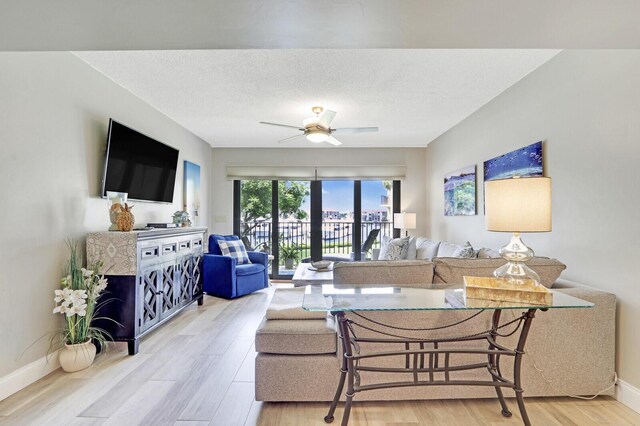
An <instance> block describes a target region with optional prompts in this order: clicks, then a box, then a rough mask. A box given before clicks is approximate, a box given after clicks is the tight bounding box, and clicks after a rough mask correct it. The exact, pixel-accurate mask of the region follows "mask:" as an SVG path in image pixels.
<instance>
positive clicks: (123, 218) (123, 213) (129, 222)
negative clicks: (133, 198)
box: [116, 203, 136, 232]
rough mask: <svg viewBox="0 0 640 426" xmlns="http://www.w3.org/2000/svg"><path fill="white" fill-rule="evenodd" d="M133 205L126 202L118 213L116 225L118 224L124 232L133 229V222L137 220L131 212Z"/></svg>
mask: <svg viewBox="0 0 640 426" xmlns="http://www.w3.org/2000/svg"><path fill="white" fill-rule="evenodd" d="M132 208H133V206H129V204H127V203H124V207H123V208H122V210H120V213H118V217H117V218H116V225H118V229H119V230H121V231H124V232H129V231H131V230H132V229H133V224H134V223H135V222H136V218H135V216H133V213H131V209H132Z"/></svg>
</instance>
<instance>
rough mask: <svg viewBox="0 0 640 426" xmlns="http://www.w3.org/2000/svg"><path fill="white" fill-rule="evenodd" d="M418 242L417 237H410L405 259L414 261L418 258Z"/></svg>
mask: <svg viewBox="0 0 640 426" xmlns="http://www.w3.org/2000/svg"><path fill="white" fill-rule="evenodd" d="M416 242H417V241H416V237H409V245H408V246H407V247H408V248H407V257H405V259H409V260H413V259H415V258H416V254H417V252H418V247H417V246H416Z"/></svg>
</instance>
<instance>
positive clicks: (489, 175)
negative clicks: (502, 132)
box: [484, 141, 542, 182]
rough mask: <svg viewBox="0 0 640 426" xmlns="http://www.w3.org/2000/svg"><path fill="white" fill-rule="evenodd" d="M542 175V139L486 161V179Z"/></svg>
mask: <svg viewBox="0 0 640 426" xmlns="http://www.w3.org/2000/svg"><path fill="white" fill-rule="evenodd" d="M514 176H520V177H533V176H542V141H539V142H536V143H533V144H531V145H527V146H525V147H524V148H520V149H516V150H515V151H511V152H509V153H507V154H504V155H501V156H499V157H496V158H492V159H491V160H487V161H485V162H484V181H485V182H487V181H490V180H496V179H508V178H512V177H514Z"/></svg>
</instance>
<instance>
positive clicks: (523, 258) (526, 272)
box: [493, 232, 540, 285]
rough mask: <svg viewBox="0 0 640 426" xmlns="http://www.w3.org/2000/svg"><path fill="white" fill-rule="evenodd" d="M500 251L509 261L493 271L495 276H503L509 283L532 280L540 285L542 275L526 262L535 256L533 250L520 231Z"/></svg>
mask: <svg viewBox="0 0 640 426" xmlns="http://www.w3.org/2000/svg"><path fill="white" fill-rule="evenodd" d="M499 253H500V256H502V258H503V259H504V260H506V261H507V263H506V264H504V265H502V266H501V267H499V268H498V269H496V270H495V271H493V276H494V277H496V278H503V279H505V280H507V282H509V284H517V285H521V284H525V283H526V282H527V281H528V280H532V281H533V282H534V283H535V284H537V285H540V276H539V275H538V274H537V273H536V271H534V270H533V269H531V268H529V267H528V266H527V265H526V264H525V262H528V261H529V260H531V259H532V258H533V256H534V253H533V250H531V248H529V247H527V246H526V245H525V243H524V242H522V240H521V239H520V234H519V233H518V232H514V233H513V236H512V237H511V241H509V244H507V245H506V246H504V247H502V248H501V249H500V251H499Z"/></svg>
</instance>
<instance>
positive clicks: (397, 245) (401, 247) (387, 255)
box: [378, 235, 409, 260]
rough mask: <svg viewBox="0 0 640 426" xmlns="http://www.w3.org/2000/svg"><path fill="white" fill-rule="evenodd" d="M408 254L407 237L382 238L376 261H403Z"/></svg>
mask: <svg viewBox="0 0 640 426" xmlns="http://www.w3.org/2000/svg"><path fill="white" fill-rule="evenodd" d="M408 252H409V237H403V238H393V239H392V238H390V237H387V236H386V235H385V236H383V237H382V246H381V247H380V255H379V256H378V260H403V259H406V258H407V253H408Z"/></svg>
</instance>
